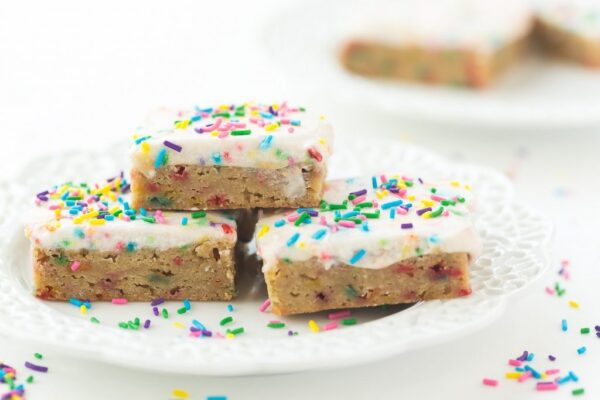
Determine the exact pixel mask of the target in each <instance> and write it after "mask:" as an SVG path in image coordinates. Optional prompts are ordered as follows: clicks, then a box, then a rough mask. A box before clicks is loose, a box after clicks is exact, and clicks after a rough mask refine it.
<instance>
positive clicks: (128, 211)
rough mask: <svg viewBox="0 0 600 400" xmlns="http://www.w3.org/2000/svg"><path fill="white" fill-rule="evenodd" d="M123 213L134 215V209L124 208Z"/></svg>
mask: <svg viewBox="0 0 600 400" xmlns="http://www.w3.org/2000/svg"><path fill="white" fill-rule="evenodd" d="M125 215H129V216H130V217H131V216H132V215H135V210H132V209H131V208H130V209H129V210H125Z"/></svg>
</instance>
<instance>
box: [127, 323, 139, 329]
mask: <svg viewBox="0 0 600 400" xmlns="http://www.w3.org/2000/svg"><path fill="white" fill-rule="evenodd" d="M127 326H129V328H130V329H133V330H134V331H137V330H138V329H140V326H139V324H136V323H135V322H133V321H128V322H127Z"/></svg>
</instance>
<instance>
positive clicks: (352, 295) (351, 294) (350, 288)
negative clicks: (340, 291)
mask: <svg viewBox="0 0 600 400" xmlns="http://www.w3.org/2000/svg"><path fill="white" fill-rule="evenodd" d="M345 291H346V296H348V297H350V298H352V299H355V298H357V297H358V292H357V291H356V289H354V287H353V286H352V285H348V286H346V289H345Z"/></svg>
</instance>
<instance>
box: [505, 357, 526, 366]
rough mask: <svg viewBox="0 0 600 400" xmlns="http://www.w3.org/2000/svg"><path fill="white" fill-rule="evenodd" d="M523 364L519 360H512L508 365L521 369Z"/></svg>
mask: <svg viewBox="0 0 600 400" xmlns="http://www.w3.org/2000/svg"><path fill="white" fill-rule="evenodd" d="M522 364H523V363H522V362H521V361H519V360H513V359H512V358H511V359H510V360H508V365H512V366H513V367H520V366H521V365H522Z"/></svg>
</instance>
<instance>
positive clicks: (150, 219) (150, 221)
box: [142, 217, 156, 224]
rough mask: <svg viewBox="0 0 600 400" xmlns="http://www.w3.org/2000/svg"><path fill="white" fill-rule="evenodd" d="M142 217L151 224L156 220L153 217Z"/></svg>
mask: <svg viewBox="0 0 600 400" xmlns="http://www.w3.org/2000/svg"><path fill="white" fill-rule="evenodd" d="M142 219H143V220H144V221H146V222H149V223H151V224H153V223H154V222H156V220H155V219H154V217H142Z"/></svg>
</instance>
